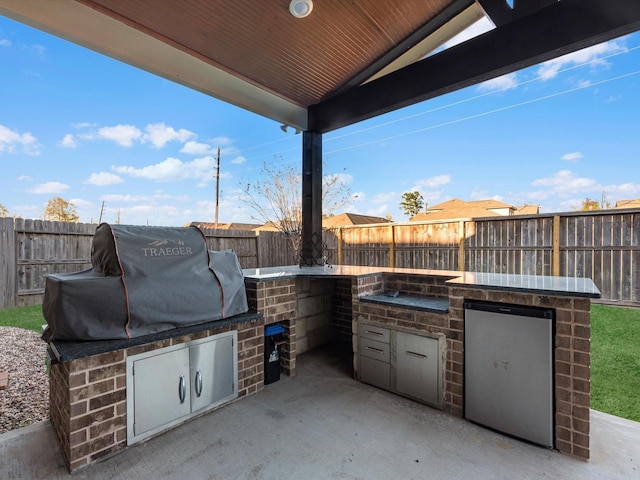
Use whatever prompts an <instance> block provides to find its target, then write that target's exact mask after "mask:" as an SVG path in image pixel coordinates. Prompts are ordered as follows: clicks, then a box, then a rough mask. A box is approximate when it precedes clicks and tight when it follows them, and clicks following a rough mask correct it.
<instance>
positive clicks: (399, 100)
mask: <svg viewBox="0 0 640 480" xmlns="http://www.w3.org/2000/svg"><path fill="white" fill-rule="evenodd" d="M513 5H514V7H513V8H511V7H509V6H508V5H507V2H506V1H505V0H475V1H474V0H429V1H427V0H424V1H420V2H417V1H415V0H395V1H394V2H388V1H387V0H362V1H359V2H344V1H343V0H322V1H320V0H316V3H315V5H314V9H313V11H312V13H311V15H310V16H309V17H307V18H304V19H296V18H293V17H292V16H291V15H290V14H289V12H288V6H289V0H270V1H269V2H264V1H262V0H254V1H247V2H235V1H229V0H181V1H180V0H163V1H159V0H136V1H135V2H132V1H130V0H0V14H2V15H5V16H7V17H10V18H13V19H15V20H17V21H20V22H22V23H25V24H28V25H31V26H33V27H35V28H38V29H40V30H43V31H46V32H49V33H52V34H54V35H56V36H59V37H61V38H64V39H66V40H69V41H71V42H73V43H76V44H79V45H82V46H85V47H87V48H90V49H92V50H95V51H97V52H100V53H103V54H105V55H107V56H109V57H112V58H115V59H117V60H120V61H122V62H125V63H128V64H130V65H133V66H135V67H138V68H141V69H143V70H146V71H148V72H151V73H154V74H156V75H159V76H161V77H164V78H167V79H169V80H171V81H174V82H177V83H179V84H182V85H185V86H187V87H189V88H192V89H194V90H197V91H200V92H202V93H205V94H207V95H210V96H212V97H215V98H217V99H220V100H222V101H225V102H228V103H230V104H233V105H236V106H238V107H240V108H243V109H246V110H249V111H251V112H254V113H257V114H259V115H263V116H265V117H267V118H270V119H273V120H274V121H276V122H279V123H282V124H285V125H290V126H293V127H295V128H297V129H300V130H313V131H316V132H319V133H324V132H328V131H331V130H335V129H337V128H341V127H343V126H346V125H350V124H353V123H356V122H359V121H361V120H364V119H367V118H371V117H374V116H376V115H380V114H383V113H386V112H390V111H393V110H396V109H398V108H402V107H405V106H408V105H412V104H415V103H417V102H421V101H424V100H427V99H429V98H433V97H436V96H439V95H443V94H446V93H448V92H451V91H454V90H457V89H460V88H464V87H466V86H470V85H473V84H476V83H479V82H483V81H486V80H489V79H491V78H495V77H498V76H500V75H504V74H507V73H510V72H513V71H515V70H518V69H522V68H525V67H527V66H530V65H534V64H536V63H539V62H542V61H545V60H549V59H551V58H555V57H558V56H561V55H564V54H567V53H570V52H573V51H575V50H578V49H581V48H584V47H588V46H590V45H594V44H596V43H600V42H603V41H606V40H610V39H613V38H616V37H619V36H621V35H624V34H627V33H631V32H634V31H637V30H639V29H640V2H638V1H637V0H589V1H587V0H560V1H556V0H536V1H529V2H523V1H520V2H513ZM485 14H486V15H487V16H488V17H489V18H490V19H491V20H492V21H493V23H494V24H495V25H497V28H495V29H494V30H492V31H489V32H487V33H485V34H483V35H480V36H478V37H476V38H474V39H471V40H468V41H467V42H464V43H462V44H460V45H457V46H455V47H452V48H450V49H447V50H444V51H441V52H439V53H435V54H433V55H431V56H426V55H427V54H429V53H432V52H433V51H435V50H436V49H437V48H438V47H440V46H441V45H442V44H443V43H444V42H446V41H447V40H449V39H450V38H451V37H453V36H454V35H456V34H457V33H459V32H460V31H462V30H464V29H465V28H467V27H468V26H470V25H471V24H472V23H474V22H475V21H476V20H477V19H479V18H481V17H483V16H484V15H485Z"/></svg>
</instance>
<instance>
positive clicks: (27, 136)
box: [0, 125, 40, 155]
mask: <svg viewBox="0 0 640 480" xmlns="http://www.w3.org/2000/svg"><path fill="white" fill-rule="evenodd" d="M18 151H19V152H22V153H25V154H27V155H40V146H39V145H38V140H37V139H36V137H34V136H33V135H32V134H31V133H30V132H27V133H18V132H16V131H15V130H11V129H9V128H7V127H5V126H4V125H0V153H2V152H7V153H16V152H18Z"/></svg>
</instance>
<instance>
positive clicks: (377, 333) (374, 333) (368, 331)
mask: <svg viewBox="0 0 640 480" xmlns="http://www.w3.org/2000/svg"><path fill="white" fill-rule="evenodd" d="M364 333H369V334H371V335H377V336H379V337H382V336H383V335H384V334H383V333H380V332H374V331H373V330H365V331H364Z"/></svg>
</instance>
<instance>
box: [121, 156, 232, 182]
mask: <svg viewBox="0 0 640 480" xmlns="http://www.w3.org/2000/svg"><path fill="white" fill-rule="evenodd" d="M111 168H112V169H113V170H114V171H115V172H117V173H121V174H123V175H128V176H130V177H135V178H146V179H148V180H154V181H156V182H172V181H173V182H178V181H181V180H186V179H198V180H202V181H204V182H208V181H211V180H212V179H213V175H214V170H215V168H214V161H213V157H210V156H206V157H202V158H196V159H195V160H192V161H191V162H183V161H182V160H179V159H177V158H173V157H169V158H167V159H166V160H164V161H162V162H160V163H156V164H155V165H147V166H146V167H142V168H135V167H131V166H122V167H116V166H114V167H111ZM220 176H221V177H222V178H228V177H229V174H225V173H223V174H221V175H220Z"/></svg>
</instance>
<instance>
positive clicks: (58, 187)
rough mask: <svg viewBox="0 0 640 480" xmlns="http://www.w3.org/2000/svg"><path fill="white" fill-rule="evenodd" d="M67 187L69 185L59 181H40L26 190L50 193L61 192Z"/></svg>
mask: <svg viewBox="0 0 640 480" xmlns="http://www.w3.org/2000/svg"><path fill="white" fill-rule="evenodd" d="M68 189H69V185H66V184H64V183H60V182H47V183H41V184H39V185H36V186H34V187H33V188H30V189H29V190H27V191H28V192H29V193H38V194H50V193H62V192H64V191H66V190H68Z"/></svg>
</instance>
